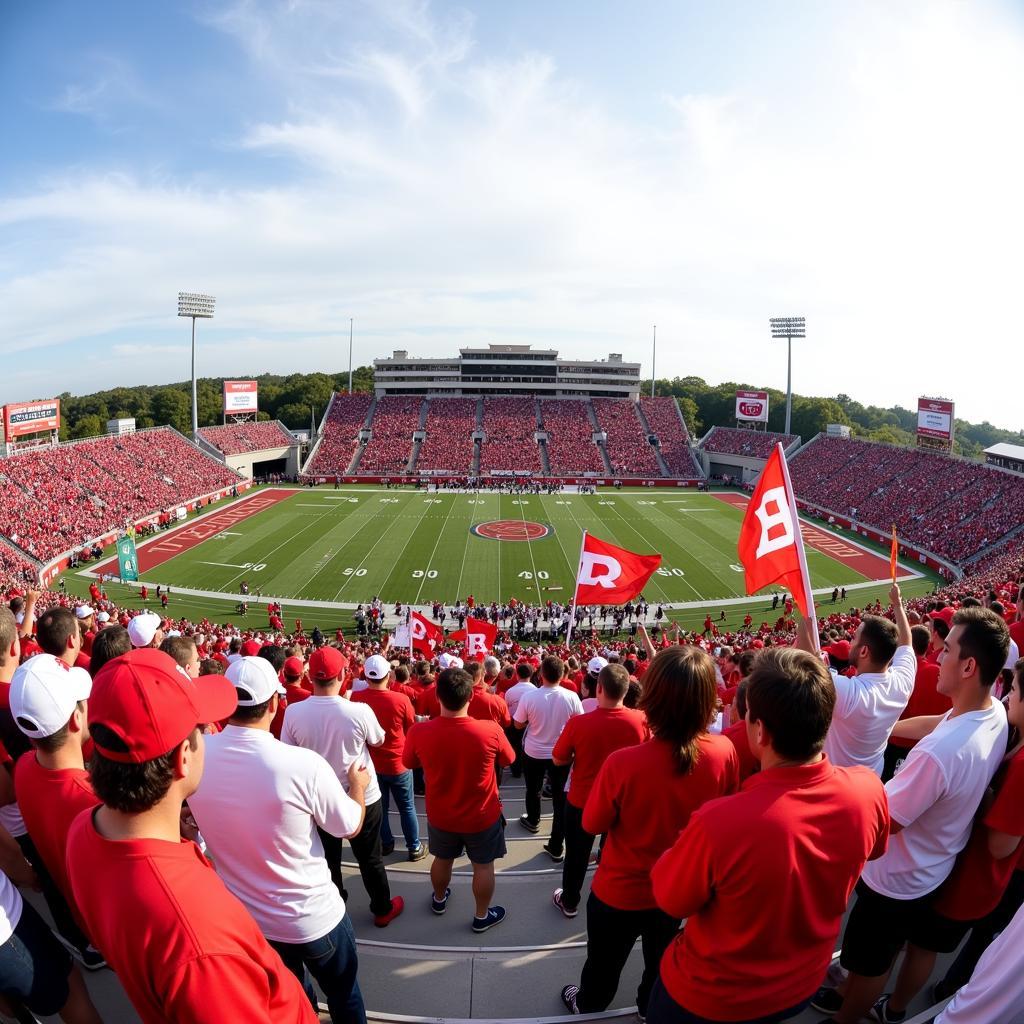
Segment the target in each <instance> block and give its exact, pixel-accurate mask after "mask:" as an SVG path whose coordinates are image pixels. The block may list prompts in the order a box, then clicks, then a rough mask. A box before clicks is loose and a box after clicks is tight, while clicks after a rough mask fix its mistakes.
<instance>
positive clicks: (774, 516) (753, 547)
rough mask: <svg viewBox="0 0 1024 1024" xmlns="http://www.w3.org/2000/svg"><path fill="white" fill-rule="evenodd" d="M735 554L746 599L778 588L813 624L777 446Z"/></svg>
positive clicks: (794, 519) (789, 490)
mask: <svg viewBox="0 0 1024 1024" xmlns="http://www.w3.org/2000/svg"><path fill="white" fill-rule="evenodd" d="M738 548H739V555H740V561H741V562H742V563H743V568H744V569H745V570H746V581H747V593H748V594H754V593H756V592H757V591H758V590H761V588H762V587H767V586H768V585H769V584H770V583H781V584H782V585H783V586H784V587H785V588H786V589H787V590H788V591H789V592H790V593H791V594H792V595H793V600H794V601H795V602H796V605H797V607H798V608H799V609H800V613H801V614H802V615H803V617H804V618H805V619H813V618H814V598H813V596H812V594H811V580H810V576H809V575H808V572H807V557H806V555H805V554H804V540H803V537H802V536H801V535H800V520H799V518H798V516H797V507H796V498H795V497H794V496H793V485H792V484H791V483H790V480H789V467H788V466H787V465H786V456H785V455H784V454H783V451H782V445H781V444H777V445H776V446H775V450H774V451H773V452H772V454H771V456H769V458H768V461H767V462H766V463H765V467H764V469H763V470H761V477H760V479H759V480H758V481H757V487H755V488H754V493H753V495H752V496H751V499H750V504H749V505H747V512H746V515H745V516H744V517H743V526H742V527H741V528H740V539H739V544H738Z"/></svg>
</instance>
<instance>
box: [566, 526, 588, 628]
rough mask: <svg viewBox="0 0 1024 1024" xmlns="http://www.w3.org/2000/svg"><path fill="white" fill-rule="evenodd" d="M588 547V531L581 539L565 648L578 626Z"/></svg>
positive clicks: (584, 532)
mask: <svg viewBox="0 0 1024 1024" xmlns="http://www.w3.org/2000/svg"><path fill="white" fill-rule="evenodd" d="M586 546H587V531H586V530H584V531H583V536H582V537H581V538H580V560H579V561H578V562H577V563H576V579H575V580H574V581H573V585H572V608H571V609H570V611H569V628H568V629H567V630H566V631H565V646H566V647H568V646H569V641H570V640H571V639H572V628H573V626H575V625H576V591H577V590H579V588H580V569H582V568H583V549H584V548H585V547H586Z"/></svg>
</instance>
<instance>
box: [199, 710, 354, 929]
mask: <svg viewBox="0 0 1024 1024" xmlns="http://www.w3.org/2000/svg"><path fill="white" fill-rule="evenodd" d="M204 740H205V744H206V752H205V766H204V769H203V777H202V780H201V781H200V783H199V789H198V790H197V791H196V792H195V793H193V794H192V796H190V797H189V798H188V805H189V808H190V809H191V811H192V813H193V815H194V816H195V819H196V823H197V824H198V825H199V828H200V830H201V831H202V833H203V837H204V838H205V839H206V844H207V847H208V848H209V851H210V855H211V856H212V857H213V858H214V860H215V861H216V865H217V873H218V874H219V875H220V876H221V878H222V879H223V880H224V884H225V885H226V886H227V887H228V888H229V889H230V890H231V891H232V892H233V893H234V894H235V896H237V897H238V898H239V899H240V900H241V901H242V903H243V904H245V908H246V910H248V911H249V913H250V914H252V916H253V918H254V919H255V921H256V923H257V924H258V925H259V927H260V931H261V932H263V934H264V935H265V936H266V937H267V938H268V939H271V940H273V941H274V942H288V943H301V942H311V941H313V940H314V939H319V938H322V937H323V936H324V935H326V934H327V933H328V932H329V931H331V929H332V928H334V927H335V926H336V925H337V924H338V922H339V921H340V920H341V919H342V917H344V916H345V904H344V902H343V900H342V898H341V894H340V893H339V892H338V889H337V886H335V884H334V883H333V882H332V881H331V873H330V870H329V869H328V867H327V861H326V860H325V859H324V848H323V845H322V844H321V842H320V837H319V835H317V831H316V826H317V825H319V826H320V827H321V828H322V829H323V830H324V831H325V832H329V833H330V834H331V835H335V836H339V837H345V836H348V835H351V834H352V832H353V831H354V830H355V829H356V828H358V826H359V824H360V822H361V814H360V810H359V805H358V804H357V803H356V802H355V801H354V800H351V799H350V798H349V797H347V796H346V795H345V792H344V790H343V789H342V788H341V784H340V783H339V782H338V779H337V777H336V776H335V774H334V772H333V771H331V766H330V765H329V764H328V763H327V762H326V761H325V760H324V759H323V758H322V757H320V755H319V754H316V753H314V752H313V751H312V750H302V749H301V748H298V747H288V746H285V745H284V744H283V743H279V742H278V741H277V740H276V739H274V737H273V736H271V734H270V733H269V732H264V731H263V730H261V729H246V728H242V727H240V726H236V725H229V726H227V728H226V729H224V731H223V732H221V733H217V734H216V735H213V736H206V737H204Z"/></svg>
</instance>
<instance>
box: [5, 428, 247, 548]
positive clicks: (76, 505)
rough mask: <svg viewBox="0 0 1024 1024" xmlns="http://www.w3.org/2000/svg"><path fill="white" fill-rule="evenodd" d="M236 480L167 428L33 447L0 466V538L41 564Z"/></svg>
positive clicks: (217, 463) (231, 473)
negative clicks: (0, 526) (3, 533)
mask: <svg viewBox="0 0 1024 1024" xmlns="http://www.w3.org/2000/svg"><path fill="white" fill-rule="evenodd" d="M238 480H239V477H238V475H237V474H236V473H234V472H233V471H232V470H230V469H227V468H226V467H225V466H223V465H221V464H220V463H219V462H216V461H215V460H213V459H211V458H209V457H208V456H206V455H205V454H204V453H202V452H201V451H199V449H197V448H196V447H195V446H194V445H192V444H190V443H189V442H188V441H186V440H185V439H184V438H183V437H182V436H181V435H180V434H179V433H177V432H176V431H174V430H171V429H169V428H158V429H155V430H146V431H141V432H139V433H137V434H128V435H125V436H121V437H101V438H96V439H95V440H90V441H79V442H75V443H72V444H65V445H59V446H56V447H47V448H36V449H32V450H31V451H28V452H25V453H24V454H21V455H12V456H10V457H9V458H7V459H4V460H3V461H2V462H0V515H2V522H3V523H4V529H5V531H6V536H7V537H9V538H10V539H11V541H12V542H14V543H15V544H17V546H18V547H19V548H21V549H22V550H23V551H25V552H26V553H28V554H29V555H31V556H32V557H33V558H36V559H39V560H40V561H46V560H48V559H50V558H53V557H54V556H56V555H59V554H60V553H61V552H63V551H67V550H69V549H71V548H74V547H77V546H78V545H80V544H82V543H84V542H85V541H87V540H90V539H91V538H93V537H97V536H99V535H101V534H103V533H106V532H108V531H110V530H113V529H117V528H120V527H123V526H124V524H125V523H126V522H130V521H135V520H138V519H141V518H143V517H144V516H147V515H150V514H152V513H154V512H157V511H160V510H162V509H166V508H170V507H172V506H176V505H180V504H183V503H186V502H189V501H191V500H193V499H195V498H197V497H199V496H201V495H203V494H208V493H209V492H211V491H215V490H218V489H219V488H223V487H230V486H231V485H232V484H234V483H237V482H238Z"/></svg>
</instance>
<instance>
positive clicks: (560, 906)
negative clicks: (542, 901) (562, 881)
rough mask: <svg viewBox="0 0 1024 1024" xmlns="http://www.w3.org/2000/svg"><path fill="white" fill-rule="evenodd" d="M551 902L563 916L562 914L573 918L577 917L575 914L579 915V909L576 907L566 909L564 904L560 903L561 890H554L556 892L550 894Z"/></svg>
mask: <svg viewBox="0 0 1024 1024" xmlns="http://www.w3.org/2000/svg"><path fill="white" fill-rule="evenodd" d="M551 902H552V903H554V905H555V906H556V907H558V909H559V910H560V911H561V912H562V913H563V914H564V915H565V916H566V917H575V916H576V915H577V914H578V913H579V908H578V907H567V906H566V905H565V904H564V903H563V902H562V890H561V889H556V890H555V891H554V892H553V893H552V894H551Z"/></svg>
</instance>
